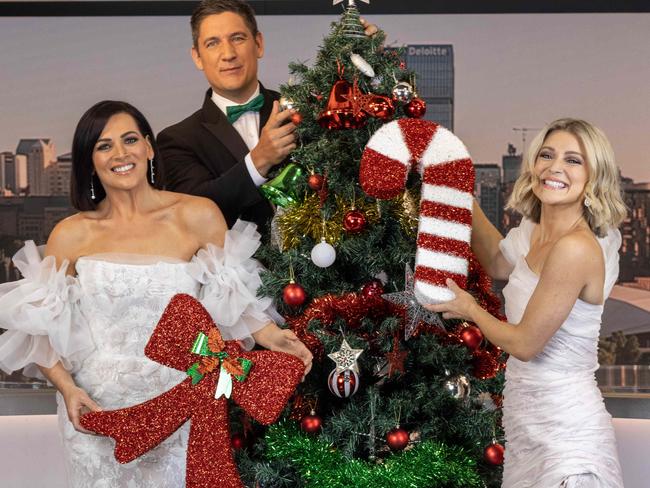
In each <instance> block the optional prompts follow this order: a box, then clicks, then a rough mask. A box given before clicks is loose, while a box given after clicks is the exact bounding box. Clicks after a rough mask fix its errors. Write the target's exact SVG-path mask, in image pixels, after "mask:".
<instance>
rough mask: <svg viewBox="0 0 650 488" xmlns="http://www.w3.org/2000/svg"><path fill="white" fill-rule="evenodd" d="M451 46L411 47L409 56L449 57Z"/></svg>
mask: <svg viewBox="0 0 650 488" xmlns="http://www.w3.org/2000/svg"><path fill="white" fill-rule="evenodd" d="M450 52H451V49H450V46H409V47H408V55H409V56H449V53H450Z"/></svg>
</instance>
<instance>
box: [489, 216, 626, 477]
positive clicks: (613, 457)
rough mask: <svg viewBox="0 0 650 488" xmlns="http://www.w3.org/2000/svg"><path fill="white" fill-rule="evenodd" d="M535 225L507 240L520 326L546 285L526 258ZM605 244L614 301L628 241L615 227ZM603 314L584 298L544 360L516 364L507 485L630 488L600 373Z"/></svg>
mask: <svg viewBox="0 0 650 488" xmlns="http://www.w3.org/2000/svg"><path fill="white" fill-rule="evenodd" d="M534 227H535V224H534V223H532V222H531V221H529V220H526V219H524V220H523V221H522V223H521V225H520V226H519V227H517V228H515V229H512V230H511V231H510V232H509V233H508V235H507V237H506V238H505V239H504V240H502V241H501V243H500V248H501V252H502V254H503V255H504V257H505V258H506V259H507V260H508V261H509V262H510V263H511V264H512V265H514V270H513V271H512V273H511V274H510V277H509V281H508V284H507V285H506V287H505V288H504V289H503V294H504V296H505V309H506V316H507V317H508V322H510V323H513V324H517V323H519V322H520V320H521V318H522V316H523V313H524V310H525V309H526V306H527V304H528V301H529V300H530V297H531V295H532V294H533V291H534V290H535V287H536V286H537V282H538V280H539V276H538V275H536V274H535V273H533V272H532V271H531V270H530V268H529V267H528V264H527V263H526V259H525V258H526V255H527V254H528V251H529V249H530V238H531V235H532V232H533V229H534ZM598 242H599V243H600V246H601V248H602V250H603V256H604V259H605V285H604V296H605V297H607V296H609V293H610V291H611V289H612V287H613V286H614V283H615V282H616V279H617V277H618V249H619V247H620V244H621V236H620V233H619V232H618V231H617V230H612V231H610V232H609V234H608V235H607V236H606V237H605V238H602V239H598ZM548 306H549V307H552V306H553V304H552V303H549V304H548ZM602 313H603V306H602V305H593V304H590V303H587V302H584V301H582V300H580V299H578V300H577V302H576V304H575V305H574V307H573V309H572V310H571V312H570V313H569V316H568V317H567V318H566V320H565V321H564V323H563V324H562V326H561V327H560V328H559V330H558V331H557V332H556V333H555V335H554V336H553V337H552V338H551V340H550V341H549V342H548V343H547V344H546V346H545V347H544V350H543V351H542V352H541V353H540V354H539V355H538V356H537V357H535V358H534V359H533V360H531V361H529V362H522V361H519V360H518V359H516V358H514V357H512V356H510V358H509V359H508V363H507V367H506V384H505V390H504V401H503V425H504V428H505V434H506V454H505V464H504V473H503V487H504V488H533V487H535V488H556V487H565V486H566V487H568V488H577V487H581V488H582V487H584V488H622V487H623V481H622V479H621V469H620V465H619V461H618V455H617V451H616V440H615V438H614V430H613V427H612V419H611V416H610V415H609V413H608V412H607V411H606V410H605V405H604V403H603V398H602V396H601V394H600V390H599V389H598V386H597V384H596V379H595V374H594V372H595V371H596V369H597V368H598V354H597V350H598V336H599V332H600V324H601V316H602Z"/></svg>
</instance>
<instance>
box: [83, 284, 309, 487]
mask: <svg viewBox="0 0 650 488" xmlns="http://www.w3.org/2000/svg"><path fill="white" fill-rule="evenodd" d="M216 330H217V329H216V325H215V323H214V322H213V320H212V318H211V317H210V315H209V314H208V312H207V311H206V310H205V308H203V306H202V305H201V304H200V303H199V302H198V301H197V300H196V299H195V298H193V297H191V296H189V295H184V294H179V295H176V296H174V297H173V298H172V300H171V301H170V303H169V305H168V306H167V308H166V309H165V311H164V313H163V315H162V317H161V319H160V321H159V322H158V324H157V325H156V328H155V330H154V332H153V334H152V336H151V338H150V339H149V342H148V343H147V346H146V348H145V355H146V356H147V357H149V358H150V359H152V360H153V361H156V362H159V363H161V364H163V365H165V366H169V367H171V368H175V369H178V370H181V371H188V370H190V369H191V368H192V366H193V365H195V364H196V363H197V362H200V361H201V359H202V356H201V355H199V354H194V353H192V352H191V351H192V347H193V344H194V342H195V339H196V337H197V335H199V334H200V333H203V334H206V335H208V336H209V337H212V339H213V340H212V341H211V345H210V346H211V347H213V348H221V350H220V351H213V352H214V353H215V354H219V358H220V360H221V361H222V364H223V362H224V359H223V358H230V359H236V360H237V361H240V360H247V361H251V362H252V363H253V365H252V368H251V369H250V371H249V373H248V376H246V378H245V379H243V380H241V381H240V380H238V379H237V378H236V377H235V378H233V380H232V395H231V398H232V400H233V401H234V402H235V403H237V404H238V405H239V406H240V407H241V408H242V409H243V410H244V411H245V412H246V413H248V414H249V415H250V416H251V417H253V418H254V419H255V420H257V421H258V422H260V423H262V424H267V425H268V424H271V423H273V422H275V421H276V420H277V418H278V416H279V415H280V413H281V412H282V409H283V408H284V406H285V404H286V402H287V401H288V399H289V397H290V396H291V395H292V394H293V391H294V390H295V388H296V386H297V385H298V383H299V382H300V380H301V378H302V376H303V373H304V366H303V364H302V361H300V360H299V359H298V358H296V357H294V356H291V355H289V354H285V353H280V352H272V351H252V352H247V351H244V350H242V349H241V347H240V346H239V344H238V343H237V341H219V340H214V338H215V331H216ZM203 357H204V356H203ZM188 374H189V373H188ZM202 374H203V377H202V378H201V379H200V380H199V381H198V382H197V383H196V384H195V385H192V377H188V378H187V379H185V380H184V381H183V382H181V383H180V384H178V385H177V386H175V387H174V388H172V389H171V390H169V391H167V392H165V393H163V394H162V395H159V396H158V397H156V398H153V399H151V400H149V401H147V402H144V403H141V404H139V405H135V406H133V407H129V408H123V409H120V410H113V411H103V412H91V413H88V414H85V415H83V416H82V417H81V424H82V425H83V427H84V428H86V429H88V430H91V431H93V432H96V433H98V434H102V435H106V436H110V437H112V438H114V439H115V441H116V446H115V458H116V459H117V460H118V461H119V462H121V463H127V462H129V461H132V460H134V459H135V458H137V457H138V456H140V455H142V454H144V453H145V452H147V451H149V450H150V449H152V448H154V447H155V446H157V445H158V444H160V443H161V442H162V441H163V440H165V439H166V438H167V437H168V436H169V435H170V434H172V433H173V432H174V431H175V430H176V429H178V428H179V427H180V426H181V425H182V424H183V423H184V422H186V421H187V420H191V427H190V436H189V441H188V446H187V471H186V486H187V487H188V488H204V487H207V486H219V487H220V488H243V486H244V485H243V484H242V482H241V480H240V478H239V473H238V472H237V467H236V465H235V463H234V460H233V456H232V449H231V445H230V428H229V426H228V403H227V399H226V398H225V397H224V396H220V397H219V398H218V399H215V389H216V384H217V380H218V379H219V376H220V375H221V374H227V373H224V372H223V370H222V369H221V368H217V367H215V368H212V369H210V368H203V372H202Z"/></svg>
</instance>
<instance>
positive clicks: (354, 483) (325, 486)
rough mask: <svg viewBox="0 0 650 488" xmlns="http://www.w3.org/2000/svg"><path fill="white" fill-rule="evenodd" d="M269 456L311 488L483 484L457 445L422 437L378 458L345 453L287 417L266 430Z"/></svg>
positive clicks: (426, 487) (433, 487) (447, 487)
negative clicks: (287, 463) (286, 463)
mask: <svg viewBox="0 0 650 488" xmlns="http://www.w3.org/2000/svg"><path fill="white" fill-rule="evenodd" d="M265 441H266V446H267V453H268V456H269V458H271V459H285V460H289V461H290V462H291V463H292V464H293V466H294V467H295V468H296V469H297V470H298V472H299V473H300V475H301V476H302V478H303V480H304V481H305V483H306V485H307V486H308V487H310V488H388V487H390V488H436V487H445V488H473V487H480V486H483V484H482V482H481V478H480V477H479V475H478V473H477V472H476V461H475V460H474V459H473V458H471V457H469V456H467V454H465V452H464V451H463V450H462V449H460V448H455V447H449V446H446V445H445V444H442V443H441V442H436V441H431V440H427V441H423V442H420V443H419V444H418V445H417V446H415V447H414V448H413V449H411V450H410V451H404V452H401V453H399V454H393V455H392V456H391V457H389V458H388V459H387V460H386V461H385V462H384V463H383V464H371V463H369V462H366V461H362V460H359V459H348V458H346V457H344V456H343V455H342V454H341V453H340V452H339V451H338V450H336V449H335V448H334V447H333V446H331V445H330V444H328V443H326V442H323V441H321V440H319V439H318V438H315V437H312V436H308V435H306V434H304V433H303V432H301V431H299V430H298V428H297V427H296V426H294V425H293V424H290V423H286V422H284V423H279V424H275V425H273V426H271V427H270V428H269V430H268V432H267V434H266V436H265Z"/></svg>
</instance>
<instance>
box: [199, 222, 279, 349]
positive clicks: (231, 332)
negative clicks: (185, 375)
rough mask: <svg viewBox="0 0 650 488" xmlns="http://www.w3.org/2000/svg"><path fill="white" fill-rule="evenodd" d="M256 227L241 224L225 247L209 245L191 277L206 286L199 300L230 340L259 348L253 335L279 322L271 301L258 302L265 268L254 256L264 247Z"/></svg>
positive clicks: (237, 225) (235, 228) (266, 298)
mask: <svg viewBox="0 0 650 488" xmlns="http://www.w3.org/2000/svg"><path fill="white" fill-rule="evenodd" d="M256 227H257V226H256V225H255V224H252V223H250V222H244V221H243V220H238V221H237V222H235V225H233V227H232V229H230V230H229V231H227V232H226V239H225V243H224V247H223V248H220V247H217V246H214V245H212V244H208V246H207V247H206V248H205V249H201V250H200V251H199V252H198V253H197V254H196V256H194V258H193V259H192V262H191V263H190V267H189V268H190V274H191V275H192V277H194V278H195V279H196V280H197V281H198V282H199V283H201V284H202V285H203V286H202V287H201V292H200V295H199V300H200V301H201V303H202V304H203V306H204V307H205V308H206V309H207V311H208V312H210V315H211V316H212V318H213V320H214V321H215V322H216V324H217V325H218V326H219V330H220V331H221V335H222V336H223V338H224V339H226V340H240V341H242V342H243V343H244V347H245V348H247V349H251V348H252V347H253V346H254V345H255V339H253V337H252V334H253V333H254V332H257V331H258V330H260V329H262V328H263V327H264V326H266V325H267V324H268V323H269V322H270V321H272V320H274V319H276V317H277V316H278V313H277V312H276V311H275V309H274V308H273V306H272V304H271V302H272V300H271V298H269V297H265V298H257V289H258V288H259V287H260V285H261V284H262V280H261V278H260V271H262V270H263V269H264V268H263V267H262V265H261V264H260V263H259V262H258V261H257V260H255V259H253V254H255V251H256V250H257V248H258V247H259V246H260V234H259V233H258V232H257V230H256Z"/></svg>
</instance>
